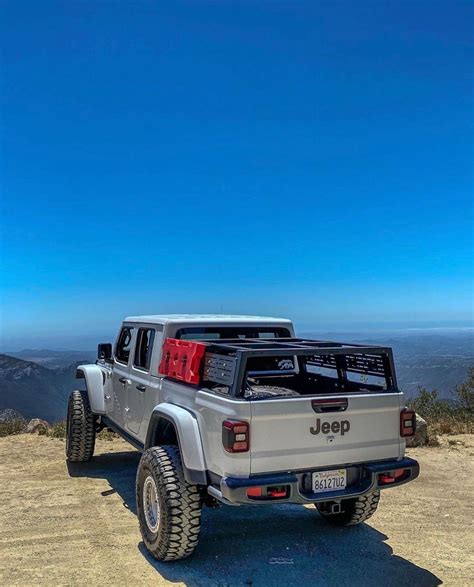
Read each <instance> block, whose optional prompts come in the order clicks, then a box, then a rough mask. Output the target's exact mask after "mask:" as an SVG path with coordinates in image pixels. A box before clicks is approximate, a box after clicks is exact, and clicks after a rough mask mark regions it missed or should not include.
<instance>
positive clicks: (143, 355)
mask: <svg viewBox="0 0 474 587" xmlns="http://www.w3.org/2000/svg"><path fill="white" fill-rule="evenodd" d="M154 339H155V331H154V330H153V329H152V328H140V329H139V330H138V334H137V344H136V345H135V357H134V359H133V365H134V367H138V368H139V369H145V370H146V371H148V370H149V368H150V359H151V353H152V350H153V341H154Z"/></svg>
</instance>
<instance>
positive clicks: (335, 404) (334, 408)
mask: <svg viewBox="0 0 474 587" xmlns="http://www.w3.org/2000/svg"><path fill="white" fill-rule="evenodd" d="M348 405H349V402H348V401H347V397H343V398H331V399H313V400H311V407H312V408H313V410H314V411H315V412H317V413H319V414H324V413H326V412H345V411H346V410H347V406H348Z"/></svg>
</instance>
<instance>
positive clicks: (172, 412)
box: [145, 402, 207, 485]
mask: <svg viewBox="0 0 474 587" xmlns="http://www.w3.org/2000/svg"><path fill="white" fill-rule="evenodd" d="M163 420H166V421H168V422H171V423H172V424H173V426H174V428H175V430H176V436H177V438H178V446H179V450H180V453H181V460H182V463H183V471H184V478H185V479H186V481H188V482H189V483H193V484H196V485H207V474H206V462H205V459H204V451H203V448H202V442H201V434H200V432H199V425H198V421H197V420H196V418H195V417H194V416H193V415H192V414H191V413H190V412H188V411H187V410H185V409H184V408H181V407H179V406H175V405H174V404H170V403H167V402H164V403H162V404H160V405H159V406H157V407H156V408H155V409H154V410H153V412H152V414H151V417H150V422H149V424H148V431H147V435H146V440H145V450H146V449H147V448H151V447H152V446H155V442H154V440H155V438H156V433H157V432H158V430H159V429H160V422H161V423H163Z"/></svg>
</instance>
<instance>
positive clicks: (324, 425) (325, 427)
mask: <svg viewBox="0 0 474 587" xmlns="http://www.w3.org/2000/svg"><path fill="white" fill-rule="evenodd" d="M350 429H351V423H350V422H349V420H342V421H341V422H333V423H332V424H330V423H329V422H321V420H320V419H319V418H318V419H317V420H316V426H311V428H310V429H309V431H310V432H311V434H319V433H320V432H321V433H322V434H330V433H331V432H332V433H333V434H340V435H341V436H344V434H345V433H346V432H349V430H350Z"/></svg>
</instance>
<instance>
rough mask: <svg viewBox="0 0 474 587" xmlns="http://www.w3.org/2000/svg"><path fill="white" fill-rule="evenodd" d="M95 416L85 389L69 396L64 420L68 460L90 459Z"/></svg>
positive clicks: (92, 448)
mask: <svg viewBox="0 0 474 587" xmlns="http://www.w3.org/2000/svg"><path fill="white" fill-rule="evenodd" d="M95 432H96V426H95V417H94V414H93V413H92V412H91V406H90V403H89V398H88V396H87V392H86V391H73V392H72V393H71V395H70V396H69V402H68V406H67V421H66V456H67V458H68V460H69V461H72V462H74V463H81V462H85V461H90V459H91V458H92V455H93V454H94V446H95Z"/></svg>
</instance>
